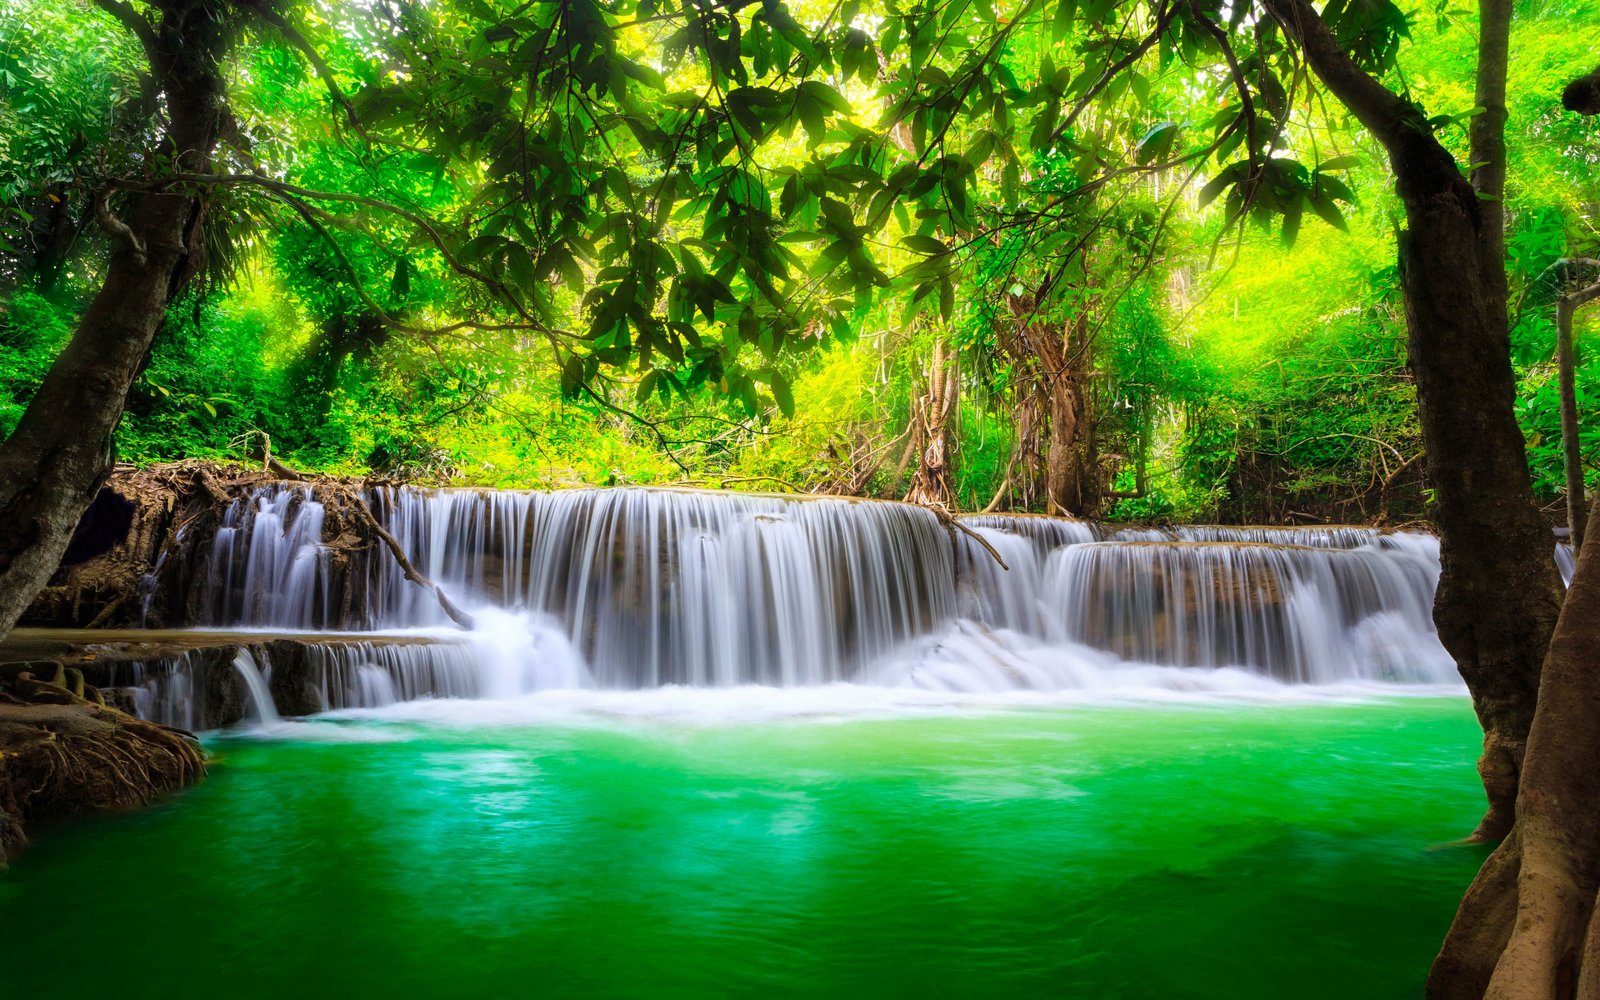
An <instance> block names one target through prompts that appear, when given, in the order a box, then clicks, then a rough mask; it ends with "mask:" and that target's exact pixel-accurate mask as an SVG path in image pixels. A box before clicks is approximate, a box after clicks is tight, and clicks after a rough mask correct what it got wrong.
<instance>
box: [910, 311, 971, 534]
mask: <svg viewBox="0 0 1600 1000" xmlns="http://www.w3.org/2000/svg"><path fill="white" fill-rule="evenodd" d="M960 377H961V373H960V369H959V368H958V366H957V364H956V359H955V358H953V357H948V356H947V354H946V351H945V344H944V341H943V340H937V341H935V342H934V345H933V361H932V363H931V364H930V365H929V366H928V391H927V394H926V395H925V396H924V397H923V398H922V399H921V400H919V401H918V402H917V403H916V404H915V406H914V409H913V412H912V415H911V419H912V421H913V422H914V427H915V429H916V430H917V431H918V433H917V434H916V435H914V437H917V438H918V439H919V443H920V445H921V452H920V456H919V460H918V462H917V471H916V473H915V474H913V476H912V478H911V490H910V492H908V493H907V494H906V500H907V501H908V502H910V503H924V504H949V503H950V502H951V500H952V499H954V496H955V489H954V477H955V428H954V426H953V424H954V419H955V414H956V407H957V404H958V403H959V401H960V398H961V388H960Z"/></svg>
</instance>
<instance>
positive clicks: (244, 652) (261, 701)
mask: <svg viewBox="0 0 1600 1000" xmlns="http://www.w3.org/2000/svg"><path fill="white" fill-rule="evenodd" d="M233 669H234V670H236V671H238V674H239V679H240V680H242V681H244V688H245V691H246V692H248V695H249V698H250V711H251V713H252V714H253V716H254V719H255V722H256V723H257V724H259V725H266V724H267V723H269V722H277V721H278V709H277V707H276V706H275V705H274V704H273V702H272V695H270V694H268V693H267V682H266V680H265V679H264V678H263V677H262V676H261V668H260V667H258V666H257V665H256V658H255V657H254V656H253V655H251V653H250V650H249V649H241V650H239V652H238V653H237V654H236V655H235V656H234V658H233Z"/></svg>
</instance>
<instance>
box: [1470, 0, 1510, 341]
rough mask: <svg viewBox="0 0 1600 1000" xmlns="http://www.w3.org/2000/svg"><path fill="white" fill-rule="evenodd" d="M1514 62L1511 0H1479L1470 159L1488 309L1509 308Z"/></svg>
mask: <svg viewBox="0 0 1600 1000" xmlns="http://www.w3.org/2000/svg"><path fill="white" fill-rule="evenodd" d="M1510 62H1511V0H1479V2H1478V72H1477V84H1476V88H1475V93H1476V100H1477V102H1478V107H1480V108H1482V109H1483V112H1482V113H1481V114H1479V115H1476V116H1475V117H1474V118H1473V119H1472V124H1471V129H1470V133H1469V136H1468V139H1469V149H1470V151H1469V152H1468V154H1467V155H1468V159H1470V160H1471V166H1472V189H1473V190H1474V191H1476V192H1477V194H1478V210H1479V212H1480V213H1481V214H1482V221H1481V223H1480V225H1479V229H1478V257H1479V261H1480V262H1481V264H1482V268H1481V273H1482V275H1483V288H1484V292H1485V295H1486V297H1487V299H1488V306H1489V308H1490V309H1493V310H1497V311H1498V312H1499V313H1501V314H1504V313H1505V312H1506V265H1505V261H1506V210H1505V191H1506V117H1507V115H1506V74H1507V71H1508V69H1509V66H1510Z"/></svg>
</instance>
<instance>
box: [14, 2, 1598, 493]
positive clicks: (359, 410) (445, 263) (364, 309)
mask: <svg viewBox="0 0 1600 1000" xmlns="http://www.w3.org/2000/svg"><path fill="white" fill-rule="evenodd" d="M0 3H3V7H4V9H5V11H6V16H5V17H4V18H3V19H0V23H3V25H4V27H0V212H3V213H4V226H3V228H4V244H3V246H0V283H3V287H4V293H5V299H4V307H3V308H4V312H3V316H0V324H3V325H0V435H4V434H5V433H8V432H9V431H10V429H11V428H12V427H13V426H15V422H16V420H17V419H18V417H19V416H20V413H21V410H22V408H23V407H24V406H25V405H26V403H27V401H28V399H29V397H30V393H31V392H32V390H33V387H35V386H36V385H37V384H38V382H39V379H40V378H41V377H42V374H43V372H44V370H45V369H46V368H47V367H48V365H49V363H50V361H51V359H52V358H53V357H54V355H55V353H56V352H57V351H58V350H59V349H60V347H61V346H62V344H63V343H64V341H65V339H66V337H67V336H68V335H69V334H70V332H71V330H72V328H73V325H74V321H75V317H76V316H77V315H78V313H79V312H80V311H81V309H82V308H83V306H84V303H85V302H86V300H87V297H88V296H89V295H90V294H92V293H93V291H94V290H95V289H96V288H97V287H98V281H99V278H100V276H101V274H102V273H103V269H104V266H105V258H106V255H107V253H108V240H107V237H106V235H105V234H104V233H103V232H102V231H101V230H100V229H99V228H98V227H97V226H96V225H95V220H94V217H95V208H96V200H97V199H98V198H100V197H102V196H103V197H105V198H106V199H107V202H108V204H109V205H110V206H111V207H113V208H114V207H115V204H116V199H117V198H118V197H120V195H119V191H121V190H125V189H126V188H127V186H128V185H129V184H130V183H131V182H130V180H129V179H130V178H140V177H145V178H151V177H154V176H156V173H157V172H153V171H152V168H151V166H150V163H151V156H152V154H151V152H150V144H151V142H152V141H153V140H152V137H151V135H150V134H149V131H150V129H151V121H152V112H153V110H154V109H152V108H150V107H148V106H147V97H146V96H145V93H146V91H147V89H148V88H147V87H145V86H144V82H143V81H142V74H143V73H144V72H145V69H144V67H143V64H142V62H141V58H140V52H139V47H138V44H137V42H136V41H135V40H134V39H132V38H131V37H130V36H129V35H128V33H127V32H126V31H124V30H123V27H122V26H121V25H120V24H119V23H118V22H117V20H116V19H115V18H114V17H112V16H111V15H110V14H109V13H106V12H104V11H103V10H101V9H100V8H98V7H93V6H89V5H88V4H76V3H74V4H65V5H63V4H59V3H55V2H41V0H0ZM1247 10H1248V8H1247V7H1246V6H1241V5H1235V6H1232V7H1227V8H1224V7H1219V6H1217V5H1216V4H1214V3H1212V4H1206V3H1193V4H1167V3H1156V4H1139V3H1117V2H1111V0H1081V2H1076V3H1075V2H1071V0H1068V2H1050V3H1041V2H1038V0H1015V2H1003V3H994V4H991V3H988V2H984V0H938V2H918V3H912V4H904V3H898V2H866V3H863V2H857V0H851V2H847V3H843V4H838V5H819V4H811V3H806V2H799V3H794V4H791V5H788V6H785V5H783V4H780V3H775V2H767V3H762V4H742V3H734V4H731V5H725V6H720V7H719V6H713V5H706V4H700V3H696V2H693V0H688V2H685V3H684V4H683V5H682V6H681V7H672V6H666V7H663V6H660V5H658V4H656V3H654V2H653V0H638V2H634V0H612V2H603V3H594V2H590V0H581V2H580V0H568V2H563V3H538V4H518V5H513V4H510V3H505V4H500V3H498V2H497V0H450V2H446V3H439V4H427V5H421V4H415V3H410V2H394V0H386V2H378V3H374V4H371V5H328V6H322V7H312V6H310V5H298V4H286V5H284V6H283V11H282V12H281V13H275V14H273V15H272V16H273V18H276V21H275V22H273V23H275V24H276V25H277V27H278V30H275V31H273V30H263V29H260V28H259V27H258V28H256V29H252V30H251V31H250V33H249V34H248V35H247V37H246V38H244V39H243V41H242V42H241V44H240V45H239V46H238V47H237V48H236V50H235V55H234V57H233V61H232V63H231V64H230V66H229V67H228V68H227V72H228V77H229V81H230V106H231V108H232V113H233V118H234V122H235V132H236V134H235V135H232V136H231V137H230V139H229V149H230V151H229V153H228V154H227V157H226V158H225V160H226V162H225V163H224V164H223V165H222V166H220V167H219V169H218V173H219V175H221V176H223V177H225V178H227V179H226V180H225V181H222V182H215V181H213V182H212V183H217V192H216V195H215V203H214V204H213V205H212V207H211V210H210V214H209V220H208V227H209V229H210V230H211V231H210V232H208V234H207V238H208V240H210V242H211V243H212V245H213V251H212V253H211V255H210V267H209V268H208V271H207V275H206V280H204V281H203V282H201V283H199V284H197V285H195V286H194V287H193V288H191V290H189V291H188V292H186V293H185V295H184V296H182V298H181V299H180V300H179V301H177V302H176V303H175V304H174V305H173V306H172V307H171V309H170V311H169V314H168V317H167V320H166V323H165V325H164V329H163V331H162V333H161V335H160V339H159V341H158V345H157V348H156V350H155V353H154V356H153V357H152V360H151V362H150V365H149V367H148V369H147V370H146V371H145V373H144V375H143V377H142V379H141V380H140V382H139V383H138V385H137V386H136V387H135V390H134V393H133V395H132V397H131V399H130V403H129V407H128V411H127V415H126V417H125V419H124V423H123V427H122V431H121V435H120V439H119V442H120V450H121V454H122V457H124V458H126V459H128V460H132V461H137V462H143V461H153V460H160V459H169V458H178V457H187V456H245V455H259V453H260V449H261V447H262V445H263V444H264V443H267V442H270V447H271V449H272V451H273V452H274V453H275V454H277V455H279V456H280V457H283V458H284V459H285V460H286V461H288V462H290V463H291V464H295V465H299V466H302V467H305V468H308V469H319V470H323V469H325V470H331V471H340V472H352V473H357V472H365V471H377V472H382V473H386V474H390V475H397V476H406V477H412V478H418V479H424V480H428V481H439V482H452V483H472V484H494V485H530V486H554V485H577V484H588V483H605V484H609V483H666V482H694V483H704V484H711V485H721V486H728V487H733V488H751V489H780V490H790V489H810V490H822V491H829V492H840V493H862V494H868V495H877V496H903V495H906V493H907V492H908V490H910V489H911V488H912V481H913V478H914V477H915V476H916V475H917V472H918V468H919V465H925V464H926V462H927V461H928V459H927V458H926V454H927V453H928V452H927V451H926V449H927V445H928V443H929V441H930V440H932V439H933V438H936V437H939V436H940V435H948V437H949V441H950V452H951V454H952V456H953V460H952V465H953V469H952V472H951V475H950V479H949V494H948V500H949V502H950V503H951V504H952V505H953V506H957V507H960V508H962V509H979V508H983V507H985V506H987V505H990V504H996V505H999V506H1002V507H1011V508H1016V509H1045V508H1046V507H1047V506H1048V498H1047V497H1046V496H1045V494H1044V492H1042V488H1041V487H1040V483H1042V482H1043V481H1044V478H1045V477H1046V476H1047V475H1049V473H1048V471H1047V470H1046V466H1047V465H1053V464H1054V463H1057V462H1058V461H1059V459H1058V458H1056V457H1053V453H1050V442H1049V438H1050V435H1051V434H1052V433H1057V434H1059V433H1060V428H1061V427H1062V426H1064V418H1063V416H1062V414H1063V413H1064V412H1067V411H1063V410H1060V409H1059V407H1060V406H1062V405H1065V404H1064V403H1063V398H1064V397H1063V396H1062V395H1061V394H1062V393H1066V394H1068V395H1070V397H1071V398H1070V413H1071V414H1072V423H1073V426H1074V427H1075V428H1076V430H1075V431H1074V434H1075V437H1074V439H1073V448H1074V449H1076V450H1075V452H1074V456H1075V457H1074V461H1076V462H1077V463H1078V466H1079V474H1080V476H1081V477H1082V478H1083V479H1084V480H1085V481H1087V482H1088V483H1090V484H1091V487H1092V488H1090V487H1084V488H1083V489H1084V490H1085V491H1086V492H1085V493H1084V495H1085V496H1086V497H1088V498H1089V499H1088V500H1086V502H1085V504H1084V509H1083V510H1081V511H1080V512H1084V513H1097V514H1100V515H1104V516H1114V517H1124V518H1152V519H1160V518H1224V519H1230V520H1294V519H1301V518H1335V517H1336V518H1350V519H1373V518H1391V519H1405V518H1409V517H1415V516H1419V515H1421V514H1422V513H1423V512H1424V501H1425V499H1426V494H1425V492H1424V491H1425V483H1423V481H1422V469H1421V463H1420V461H1419V459H1420V453H1421V442H1420V432H1419V429H1418V423H1417V418H1416V403H1415V394H1414V391H1413V390H1412V387H1411V383H1410V380H1409V375H1408V372H1407V367H1406V352H1405V334H1404V318H1403V310H1402V307H1401V304H1400V300H1399V293H1398V290H1397V288H1398V281H1397V276H1396V274H1395V269H1394V264H1393V261H1394V257H1395V254H1394V231H1395V228H1396V225H1397V220H1398V214H1397V213H1398V209H1397V205H1396V201H1395V198H1394V196H1393V194H1392V193H1391V192H1390V190H1389V180H1388V174H1387V172H1386V169H1385V165H1384V162H1383V158H1382V155H1381V153H1380V151H1379V150H1378V149H1377V147H1376V146H1375V144H1374V143H1373V142H1372V141H1371V140H1370V139H1369V138H1368V137H1366V136H1365V134H1364V133H1363V132H1362V131H1361V130H1360V129H1359V127H1357V126H1355V125H1354V123H1353V122H1351V121H1350V120H1349V119H1348V118H1347V117H1346V116H1345V113H1344V112H1343V111H1342V109H1341V108H1340V107H1339V106H1338V105H1337V103H1336V102H1333V101H1332V100H1331V99H1325V98H1324V97H1323V95H1322V94H1321V93H1320V92H1319V91H1318V89H1317V87H1316V86H1314V83H1313V78H1311V77H1310V75H1309V74H1308V73H1307V71H1306V70H1305V69H1304V67H1303V66H1300V65H1298V64H1297V62H1296V61H1295V57H1294V53H1293V51H1292V49H1291V48H1290V47H1287V46H1285V45H1284V44H1283V43H1282V40H1281V39H1280V38H1278V37H1277V35H1276V33H1275V32H1274V31H1272V30H1270V25H1269V24H1268V23H1267V22H1265V21H1263V22H1260V23H1259V24H1256V25H1255V28H1254V29H1253V30H1252V27H1251V23H1250V22H1246V21H1244V20H1243V19H1244V18H1245V12H1246V11H1247ZM1229 14H1232V15H1233V17H1232V20H1231V21H1230V19H1229V17H1228V16H1227V15H1229ZM1324 16H1325V17H1326V18H1327V19H1328V20H1329V21H1330V22H1332V23H1333V24H1334V25H1335V27H1336V28H1337V29H1338V30H1339V31H1340V32H1342V33H1343V34H1344V36H1345V37H1347V38H1348V39H1350V40H1351V49H1352V51H1354V52H1355V53H1356V54H1357V55H1358V56H1359V57H1360V59H1361V61H1362V62H1363V64H1364V65H1365V66H1366V67H1368V68H1370V69H1372V70H1373V71H1375V72H1382V73H1385V74H1387V77H1386V78H1387V79H1388V80H1389V81H1390V82H1391V85H1392V86H1395V87H1398V88H1403V89H1404V90H1406V91H1407V92H1408V93H1409V94H1410V95H1411V96H1412V97H1413V99H1414V100H1416V101H1417V103H1418V104H1420V105H1421V106H1422V107H1424V108H1426V109H1427V110H1428V112H1429V113H1430V114H1433V115H1434V116H1435V117H1434V118H1433V121H1432V124H1433V126H1434V127H1436V128H1437V129H1438V130H1439V133H1440V135H1441V136H1442V137H1444V138H1445V139H1446V141H1447V142H1448V143H1449V144H1450V145H1451V146H1452V148H1453V149H1455V150H1456V151H1457V153H1458V159H1459V160H1462V161H1463V162H1464V161H1465V146H1466V123H1467V122H1469V121H1470V119H1471V116H1472V115H1473V113H1474V109H1473V107H1472V75H1473V65H1472V61H1473V52H1474V37H1475V24H1474V23H1472V19H1471V18H1463V17H1462V16H1461V15H1460V14H1459V13H1457V12H1455V11H1453V10H1451V9H1449V8H1448V7H1446V6H1444V5H1439V4H1433V3H1414V4H1403V5H1402V6H1400V7H1394V6H1392V5H1390V4H1388V3H1386V2H1375V3H1365V4H1363V3H1354V4H1343V3H1338V2H1336V3H1334V4H1331V5H1330V6H1329V8H1328V10H1327V11H1325V12H1324ZM1219 25H1220V26H1222V27H1226V29H1227V31H1225V32H1224V31H1223V30H1222V27H1219ZM1597 30H1600V10H1596V9H1595V8H1594V7H1593V6H1592V5H1591V4H1588V3H1586V2H1584V0H1546V2H1531V0H1530V2H1521V3H1519V5H1518V8H1517V21H1516V26H1515V29H1514V33H1513V40H1512V45H1513V50H1512V63H1511V65H1512V74H1511V77H1512V79H1511V87H1510V91H1511V94H1512V106H1511V108H1510V131H1509V147H1510V156H1509V168H1510V169H1509V172H1510V185H1509V187H1508V191H1507V197H1506V206H1507V209H1508V213H1509V235H1508V248H1507V249H1508V273H1509V278H1510V283H1511V288H1512V295H1513V300H1514V302H1515V303H1516V306H1517V313H1516V315H1517V325H1516V327H1515V333H1514V348H1515V352H1516V357H1515V362H1516V364H1517V366H1518V371H1519V373H1520V375H1521V379H1522V389H1521V396H1520V399H1519V403H1518V406H1519V409H1518V412H1519V414H1520V415H1521V418H1522V420H1523V422H1524V429H1525V431H1526V433H1527V437H1528V441H1529V445H1530V458H1531V461H1532V463H1533V466H1534V472H1535V481H1536V489H1537V490H1538V492H1539V493H1540V494H1541V496H1543V497H1544V498H1546V499H1548V500H1551V501H1552V506H1554V502H1555V501H1556V500H1557V498H1558V497H1559V496H1560V494H1561V489H1562V482H1563V480H1562V472H1561V454H1560V449H1559V443H1558V439H1559V426H1558V417H1557V402H1556V392H1555V379H1554V374H1553V367H1552V361H1551V358H1552V352H1553V349H1554V339H1553V326H1552V320H1551V310H1550V308H1549V305H1548V302H1547V301H1545V300H1543V299H1541V298H1540V297H1539V296H1538V295H1537V294H1530V290H1532V289H1533V286H1534V284H1535V283H1536V281H1537V279H1538V278H1539V276H1540V275H1542V274H1545V273H1546V272H1547V271H1548V270H1549V269H1550V267H1551V266H1552V265H1553V264H1554V263H1555V262H1556V261H1558V260H1561V259H1564V258H1571V257H1585V256H1590V257H1592V256H1600V246H1597V244H1600V238H1597V237H1596V235H1595V233H1594V230H1593V227H1592V224H1591V222H1590V220H1592V219H1593V218H1594V217H1596V213H1595V211H1594V209H1595V205H1596V202H1597V201H1600V171H1597V170H1596V169H1595V161H1596V157H1597V155H1600V141H1597V140H1600V135H1597V130H1596V127H1595V126H1594V125H1593V124H1592V123H1586V122H1588V120H1586V119H1580V118H1577V117H1575V116H1572V115H1569V114H1565V113H1564V112H1562V110H1561V108H1560V92H1561V88H1562V86H1563V85H1564V84H1565V83H1566V82H1567V81H1568V80H1570V79H1571V78H1572V77H1573V76H1574V74H1575V73H1576V72H1577V71H1578V70H1580V69H1581V68H1582V67H1583V66H1585V65H1586V63H1587V61H1588V59H1589V54H1588V50H1587V40H1588V38H1589V37H1591V36H1592V35H1593V34H1594V32H1595V31H1597ZM1230 38H1231V39H1232V41H1231V43H1230V41H1229V39H1230ZM1230 65H1234V67H1235V68H1236V69H1238V70H1239V72H1240V73H1242V74H1243V77H1244V78H1248V79H1249V80H1250V81H1252V83H1251V86H1248V87H1244V86H1238V85H1236V84H1237V81H1236V79H1235V78H1234V76H1231V75H1230V73H1229V71H1228V69H1229V66H1230ZM119 185H121V187H119ZM1593 325H1594V324H1593V320H1590V321H1589V323H1588V326H1587V327H1586V328H1585V329H1593ZM1584 339H1585V338H1584V335H1583V332H1582V330H1580V345H1581V344H1583V343H1584ZM1041 345H1044V346H1041ZM1052 350H1053V351H1056V352H1057V353H1058V354H1059V357H1056V358H1055V360H1053V361H1052V360H1050V358H1051V357H1054V355H1051V354H1050V352H1051V351H1052ZM1579 357H1580V362H1581V365H1582V367H1581V370H1580V376H1579V384H1580V389H1584V388H1587V387H1588V386H1592V385H1593V384H1594V383H1593V381H1592V379H1590V378H1588V376H1589V375H1591V374H1593V372H1592V368H1593V366H1594V365H1595V364H1597V363H1600V362H1597V361H1596V360H1594V359H1593V358H1592V356H1591V353H1590V352H1588V351H1587V350H1584V349H1580V355H1579ZM935 359H938V365H937V366H935V363H934V362H935ZM947 373H948V374H949V376H950V384H952V385H954V386H955V387H956V388H957V392H956V396H955V399H954V401H953V402H952V403H951V404H950V408H949V419H948V421H947V422H940V421H933V420H930V418H929V416H928V406H927V399H928V398H929V396H930V393H931V392H932V390H933V387H934V386H935V385H943V384H944V379H945V377H946V375H947ZM1594 402H1596V400H1595V399H1593V398H1592V397H1591V396H1589V395H1587V394H1585V395H1584V398H1583V400H1582V404H1583V411H1584V414H1585V422H1584V442H1585V449H1586V452H1587V453H1588V454H1590V455H1593V454H1595V450H1596V448H1600V419H1595V418H1593V417H1591V416H1590V414H1592V413H1593V405H1592V404H1593V403H1594ZM1053 406H1054V407H1058V408H1057V409H1052V407H1053Z"/></svg>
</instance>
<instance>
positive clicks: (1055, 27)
mask: <svg viewBox="0 0 1600 1000" xmlns="http://www.w3.org/2000/svg"><path fill="white" fill-rule="evenodd" d="M1077 13H1078V0H1061V2H1060V3H1058V4H1056V12H1055V16H1054V17H1052V18H1051V19H1050V38H1051V40H1052V41H1056V42H1060V41H1062V40H1063V39H1065V38H1066V37H1067V34H1068V33H1069V32H1071V31H1072V19H1073V18H1074V17H1076V16H1077Z"/></svg>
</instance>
